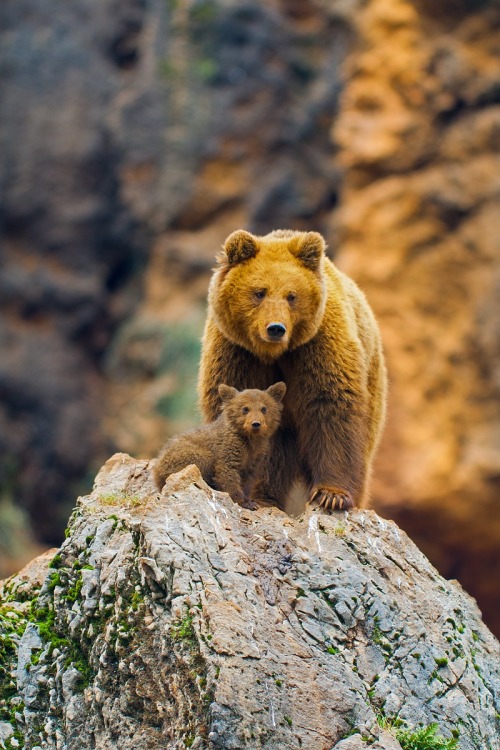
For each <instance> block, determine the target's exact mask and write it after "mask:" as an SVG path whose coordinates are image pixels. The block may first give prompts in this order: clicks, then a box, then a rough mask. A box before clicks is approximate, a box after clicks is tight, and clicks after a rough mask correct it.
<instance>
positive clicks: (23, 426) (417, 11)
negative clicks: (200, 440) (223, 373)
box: [0, 0, 500, 635]
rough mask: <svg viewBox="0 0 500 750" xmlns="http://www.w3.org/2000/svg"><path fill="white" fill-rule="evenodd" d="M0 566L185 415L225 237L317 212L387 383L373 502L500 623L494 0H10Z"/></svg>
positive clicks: (39, 540)
mask: <svg viewBox="0 0 500 750" xmlns="http://www.w3.org/2000/svg"><path fill="white" fill-rule="evenodd" d="M0 71H1V80H2V88H1V92H0V148H1V153H2V158H1V163H0V191H1V202H0V222H1V223H0V231H1V244H0V309H1V318H0V575H7V574H8V573H10V572H12V570H13V569H14V568H16V567H19V565H20V563H21V562H22V561H24V558H27V557H29V556H31V555H32V554H33V553H34V551H35V550H36V549H37V546H39V545H41V546H43V545H47V544H56V543H58V542H59V541H60V539H61V535H62V532H63V529H64V526H65V523H66V520H67V517H68V514H69V511H70V509H71V507H72V505H73V503H74V500H75V497H76V495H77V494H79V493H81V492H83V491H86V490H87V489H88V488H89V485H90V484H91V481H92V478H93V476H94V473H95V470H96V469H97V468H98V466H99V465H100V464H101V463H102V461H103V460H105V459H106V458H107V457H108V456H109V455H110V453H111V452H112V451H114V450H122V451H126V452H129V453H131V454H132V455H134V456H137V457H148V456H151V455H153V454H154V453H155V452H156V451H157V449H158V448H159V446H160V444H161V443H162V442H163V440H164V439H165V438H166V437H167V436H168V435H169V434H172V433H174V432H176V431H178V430H180V429H183V428H185V427H186V426H188V425H189V424H192V423H193V422H194V421H196V420H197V419H198V417H197V412H196V392H195V388H196V375H197V365H198V356H199V337H200V333H201V329H202V325H203V320H204V315H205V307H204V306H205V297H206V290H207V284H208V279H209V277H210V269H211V268H212V265H213V259H214V255H215V253H216V252H217V251H218V249H219V248H220V245H221V243H222V242H223V240H224V238H225V237H226V235H227V234H228V233H229V232H231V231H232V230H233V229H235V228H238V227H245V228H247V229H249V230H250V231H253V232H256V233H265V232H268V231H270V230H272V229H275V228H280V227H290V228H295V229H305V230H309V229H311V230H318V231H320V232H322V233H323V234H324V235H325V237H326V238H327V241H328V244H329V252H330V254H331V257H332V258H334V260H335V262H336V263H337V264H338V265H339V266H340V267H341V268H342V269H343V270H345V271H347V272H348V273H349V274H350V275H352V276H353V277H354V278H355V279H356V280H357V281H358V282H359V284H360V285H361V287H362V288H363V289H364V291H365V292H366V294H367V296H368V299H369V301H370V302H371V304H372V306H373V308H374V310H375V313H376V315H377V317H378V319H379V321H380V325H381V328H382V333H383V337H384V342H385V347H386V352H387V358H388V364H389V370H390V378H391V394H390V409H389V419H388V424H387V429H386V434H385V438H384V442H383V445H382V448H381V450H380V454H379V458H378V463H377V466H376V471H375V476H374V486H373V506H374V507H375V508H376V509H377V510H378V511H379V512H380V513H381V514H382V515H386V516H388V517H391V518H394V519H395V520H396V521H397V522H398V523H400V524H401V525H402V526H403V528H405V529H406V530H407V531H408V532H409V534H410V535H411V536H412V537H413V539H414V540H415V541H416V542H417V544H419V546H420V547H421V548H422V549H423V551H424V552H425V553H426V554H428V555H429V556H430V558H431V560H432V561H433V562H434V563H435V564H436V565H437V567H438V568H439V570H440V572H441V573H442V574H443V575H445V576H447V577H451V578H458V579H459V580H460V581H461V583H462V584H463V585H464V586H465V588H466V589H467V590H468V591H469V592H470V593H471V594H473V595H474V596H475V597H476V598H477V599H478V602H479V606H480V607H481V609H482V610H483V614H484V617H485V620H486V622H487V623H488V624H489V625H490V627H491V628H493V629H494V630H495V631H496V633H497V635H498V634H500V611H499V607H498V601H499V595H500V588H499V586H500V584H499V581H500V555H499V551H498V550H499V546H500V545H499V542H500V6H499V4H498V2H496V0H489V1H488V0H441V2H439V3H433V2H431V1H430V0H269V2H265V3H264V2H257V1H256V0H243V1H241V0H99V1H97V0H73V2H72V3H66V2H63V0H45V2H44V3H43V4H40V3H39V2H36V0H3V2H2V3H1V5H0Z"/></svg>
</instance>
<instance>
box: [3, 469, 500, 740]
mask: <svg viewBox="0 0 500 750" xmlns="http://www.w3.org/2000/svg"><path fill="white" fill-rule="evenodd" d="M131 487H133V491H134V494H133V496H132V495H131ZM111 490H112V492H111ZM111 496H112V497H113V498H114V504H113V505H112V507H110V497H111ZM60 555H61V559H60V561H59V562H58V567H57V575H56V576H54V573H53V572H52V578H48V579H47V581H46V583H45V585H44V587H43V588H42V591H41V594H40V598H39V603H38V607H39V608H40V607H45V608H47V609H48V610H49V611H52V612H53V613H54V624H53V627H54V636H57V638H58V639H59V641H58V649H59V650H60V654H59V655H58V656H57V657H56V658H54V657H52V658H51V657H48V659H47V663H46V664H45V665H44V664H43V660H42V659H40V661H39V663H38V664H36V665H31V667H30V670H29V675H30V679H29V680H26V679H24V677H23V675H24V671H23V669H24V667H22V665H21V666H20V667H18V670H19V672H18V673H19V674H20V675H21V677H22V679H20V680H19V694H20V697H21V698H22V699H23V700H24V701H25V702H26V700H28V701H29V710H25V713H24V721H25V731H26V740H27V746H28V747H29V746H30V744H29V743H32V744H36V743H38V744H40V745H42V746H43V747H46V748H49V749H52V748H54V749H55V748H57V747H59V746H61V747H65V748H67V749H68V750H73V748H74V749H75V750H76V748H78V750H86V748H89V750H90V748H91V747H116V746H119V747H120V748H123V749H124V750H128V749H130V750H132V748H134V750H135V749H136V748H143V747H147V748H148V750H149V748H153V749H155V748H158V749H159V748H165V747H168V748H175V749H179V750H180V748H184V747H186V746H191V747H197V748H205V749H206V750H216V749H219V748H220V749H221V750H222V749H223V750H230V749H231V748H235V749H236V748H243V747H246V748H252V749H253V748H266V750H282V749H283V748H290V750H293V749H295V748H296V749H297V750H298V748H299V747H300V748H302V750H333V749H335V750H362V748H368V747H373V748H378V750H399V748H400V747H401V746H400V744H399V742H398V741H397V739H396V737H395V729H394V720H395V719H396V718H397V719H399V720H402V721H403V722H404V726H405V727H407V728H409V729H413V728H417V727H418V726H419V725H429V724H431V723H435V722H437V724H438V727H439V729H438V731H439V734H441V735H442V736H443V737H445V738H450V737H451V736H452V732H456V731H458V733H459V740H458V748H459V750H479V748H481V749H482V748H489V750H499V749H500V740H499V734H498V720H497V718H496V717H497V716H498V711H499V705H500V659H499V655H500V651H499V644H498V642H497V641H496V639H495V638H494V637H493V636H492V635H491V633H490V632H489V631H488V630H487V628H486V627H485V626H484V624H483V623H482V621H481V616H480V612H479V610H478V609H477V606H476V604H475V602H474V601H473V600H472V599H471V598H470V597H469V596H468V595H467V594H465V593H464V591H463V590H462V589H461V588H460V586H459V585H458V584H456V583H454V582H449V581H445V580H444V579H442V578H441V577H440V576H439V575H438V573H437V572H436V570H435V569H434V568H433V567H432V566H431V565H430V563H429V562H428V561H427V560H426V558H425V557H424V556H423V555H422V553H421V552H420V551H419V550H418V549H417V548H416V547H415V545H414V544H413V543H412V542H411V541H410V540H409V539H408V538H407V536H406V535H405V534H404V533H403V532H402V531H400V530H399V529H398V528H397V527H396V526H395V524H394V523H392V522H387V521H383V520H382V519H380V518H378V516H377V515H376V514H375V513H374V512H373V511H360V510H357V511H352V512H350V513H349V514H346V513H337V514H334V515H332V516H326V515H321V514H319V513H318V512H316V511H307V512H306V513H305V514H304V515H303V517H301V518H299V519H292V518H290V517H288V516H286V515H285V514H283V513H282V512H281V511H279V510H277V509H274V508H265V509H260V510H258V511H255V512H252V511H249V510H245V509H242V508H241V507H239V506H238V505H236V504H235V503H233V502H232V500H231V499H230V498H229V497H228V496H227V495H225V494H223V493H218V492H215V491H213V490H212V489H211V488H209V487H208V486H207V485H206V484H205V483H204V482H203V481H202V479H201V476H200V474H199V472H198V470H197V469H196V467H188V469H186V470H184V471H183V472H181V473H179V474H176V475H173V476H172V477H170V478H169V480H168V481H167V484H166V486H165V488H164V489H163V491H162V493H161V494H160V495H159V494H158V493H157V492H156V491H155V489H154V485H153V484H152V482H151V477H150V474H149V470H148V466H147V465H146V464H145V463H144V462H137V461H134V460H133V459H131V458H129V457H128V456H125V455H123V454H118V455H116V456H114V457H113V458H112V459H110V460H109V461H108V462H107V464H106V465H105V466H104V467H103V469H102V470H101V472H100V474H99V476H98V478H97V480H96V483H95V489H94V491H93V492H92V494H91V495H89V496H87V497H84V498H81V499H80V500H79V503H78V508H77V510H76V512H75V513H74V514H73V517H72V525H71V527H70V535H69V537H68V539H67V540H66V541H65V543H64V545H63V548H62V550H61V553H60ZM88 561H91V562H88ZM89 565H91V566H92V570H91V571H90V574H89V576H91V577H92V586H89V585H87V584H88V581H89V580H90V577H88V576H86V577H85V581H86V582H87V583H85V584H84V577H83V574H84V573H86V571H87V570H90V569H89V567H88V566H89ZM55 579H57V580H55ZM79 581H80V582H81V583H79ZM86 598H90V599H92V600H93V601H97V605H96V606H95V607H93V608H92V607H86ZM33 638H34V629H33V626H29V627H28V628H27V629H26V631H25V635H24V637H23V640H22V643H21V647H20V650H19V657H20V662H22V663H23V664H25V663H26V658H27V656H26V655H27V654H28V652H29V651H30V648H32V647H33V644H34V641H33ZM49 638H50V636H49ZM44 646H45V648H46V649H47V650H50V644H49V645H47V644H44ZM53 653H54V652H53ZM51 662H55V664H56V669H55V670H51V669H50V665H51ZM47 665H48V666H49V673H51V674H53V688H52V689H51V690H50V691H49V692H47V688H46V687H45V686H44V685H40V684H39V683H38V682H37V680H36V676H37V675H38V674H39V673H40V671H41V670H42V669H44V666H45V668H46V667H47ZM33 690H36V691H37V693H36V695H33V694H32V692H31V691H33ZM40 726H43V727H44V731H43V732H42V733H40Z"/></svg>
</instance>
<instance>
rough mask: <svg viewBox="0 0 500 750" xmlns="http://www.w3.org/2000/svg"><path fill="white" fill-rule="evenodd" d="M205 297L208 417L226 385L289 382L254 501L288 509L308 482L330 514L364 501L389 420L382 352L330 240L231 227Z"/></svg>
mask: <svg viewBox="0 0 500 750" xmlns="http://www.w3.org/2000/svg"><path fill="white" fill-rule="evenodd" d="M208 302H209V308H208V318H207V323H206V327H205V333H204V338H203V348H202V358H201V368H200V380H199V392H200V404H201V408H202V411H203V415H204V417H205V419H206V420H207V421H213V420H214V419H216V418H217V416H218V415H219V413H220V409H221V397H220V395H219V392H218V387H219V385H220V383H227V384H229V385H232V386H234V387H235V388H237V389H238V390H242V389H244V388H260V389H265V388H267V387H268V386H270V385H271V384H272V383H275V382H276V381H278V380H283V381H284V382H285V383H286V386H287V392H286V397H285V401H284V410H283V416H282V421H281V426H280V428H279V430H278V431H277V432H276V434H275V436H274V439H273V442H274V444H273V450H272V451H271V454H270V460H269V462H268V464H267V467H266V471H265V472H264V475H263V477H262V480H261V481H260V482H259V484H258V486H257V487H256V490H255V492H254V499H257V500H264V501H266V502H271V503H273V504H275V505H278V506H279V507H282V508H283V507H284V505H285V502H286V499H287V496H288V494H289V491H290V489H291V486H292V484H293V483H294V482H295V481H296V480H301V481H302V482H303V483H305V484H306V486H307V487H308V491H309V498H310V500H311V501H312V502H314V503H317V504H318V505H320V506H321V507H323V508H325V509H344V510H345V509H347V508H350V507H352V506H353V505H354V504H363V503H364V502H366V500H367V497H368V483H369V478H370V471H371V464H372V460H373V455H374V452H375V450H376V447H377V444H378V442H379V439H380V434H381V430H382V427H383V423H384V417H385V405H386V392H387V377H386V370H385V365H384V358H383V352H382V345H381V340H380V334H379V330H378V326H377V323H376V321H375V317H374V315H373V313H372V311H371V309H370V307H369V305H368V303H367V301H366V299H365V296H364V295H363V293H362V292H361V291H360V289H359V288H358V287H357V286H356V284H355V283H354V282H353V281H352V280H351V279H349V278H348V277H347V276H345V274H343V273H342V272H341V271H339V270H338V269H337V268H336V267H335V266H334V264H333V263H332V262H331V261H330V260H329V259H328V258H327V257H326V256H325V241H324V239H323V237H322V236H321V235H320V234H318V233H316V232H295V231H291V230H277V231H275V232H271V233H270V234H267V235H265V236H264V237H257V236H254V235H252V234H250V233H249V232H246V231H244V230H238V231H236V232H233V233H232V234H231V235H230V236H229V237H228V238H227V240H226V242H225V244H224V248H223V252H222V253H221V255H220V256H219V257H218V267H217V268H216V270H215V272H214V275H213V277H212V281H211V284H210V289H209V296H208Z"/></svg>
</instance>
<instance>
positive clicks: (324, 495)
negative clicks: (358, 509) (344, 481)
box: [309, 487, 354, 511]
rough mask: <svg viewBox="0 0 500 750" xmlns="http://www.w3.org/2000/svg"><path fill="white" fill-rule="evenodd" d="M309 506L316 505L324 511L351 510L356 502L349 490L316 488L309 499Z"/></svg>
mask: <svg viewBox="0 0 500 750" xmlns="http://www.w3.org/2000/svg"><path fill="white" fill-rule="evenodd" d="M309 505H316V506H318V508H321V509H322V510H326V511H330V510H350V508H354V500H353V499H352V497H351V495H350V494H349V492H347V490H343V489H340V488H338V487H315V488H314V489H313V491H312V493H311V497H310V498H309Z"/></svg>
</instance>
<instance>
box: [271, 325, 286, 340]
mask: <svg viewBox="0 0 500 750" xmlns="http://www.w3.org/2000/svg"><path fill="white" fill-rule="evenodd" d="M266 331H267V335H268V336H269V338H270V339H276V340H278V339H282V338H283V336H284V335H285V333H286V326H284V325H283V323H269V325H268V326H267V328H266Z"/></svg>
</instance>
